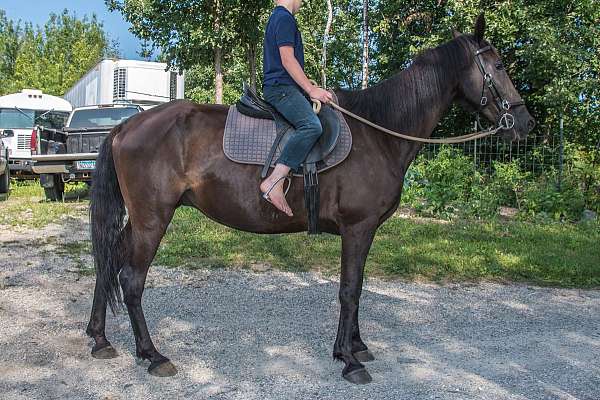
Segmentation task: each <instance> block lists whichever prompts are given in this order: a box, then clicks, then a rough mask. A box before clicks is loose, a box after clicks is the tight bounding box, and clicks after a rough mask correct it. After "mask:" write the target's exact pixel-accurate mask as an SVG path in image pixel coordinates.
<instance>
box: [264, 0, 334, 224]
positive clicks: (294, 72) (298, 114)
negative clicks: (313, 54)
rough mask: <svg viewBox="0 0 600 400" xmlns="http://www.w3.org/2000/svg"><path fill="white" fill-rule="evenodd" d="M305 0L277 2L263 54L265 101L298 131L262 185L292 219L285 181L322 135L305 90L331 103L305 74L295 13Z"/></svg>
mask: <svg viewBox="0 0 600 400" xmlns="http://www.w3.org/2000/svg"><path fill="white" fill-rule="evenodd" d="M301 5H302V0H277V7H275V9H274V10H273V13H272V14H271V17H270V18H269V22H268V23H267V28H266V30H265V42H264V51H263V61H264V63H263V65H264V79H263V93H264V97H265V99H266V100H267V101H268V102H269V103H271V105H272V106H273V107H274V108H275V109H276V110H277V111H278V112H279V113H280V114H281V115H283V116H284V117H285V118H286V119H287V120H288V121H289V122H290V123H291V124H292V125H293V127H294V128H295V129H296V133H295V134H294V135H293V136H292V137H291V138H290V140H289V141H288V142H287V143H286V145H285V146H284V148H283V149H282V151H281V155H280V157H279V159H278V160H277V163H276V165H275V168H274V170H273V172H272V173H271V175H269V176H268V177H267V178H266V179H265V180H264V181H263V182H262V183H261V184H260V191H261V192H262V194H263V198H264V199H265V200H267V201H269V202H270V203H272V204H273V205H274V206H275V207H277V209H279V210H280V211H282V212H284V213H285V214H287V215H288V216H290V217H292V216H293V213H292V209H291V208H290V206H289V205H288V203H287V201H286V199H285V192H284V181H285V179H286V178H287V176H288V174H289V172H290V170H296V169H298V167H300V164H301V163H302V162H303V161H304V159H305V158H306V156H307V155H308V153H309V152H310V150H311V149H312V147H313V145H314V144H315V143H316V142H317V140H319V137H320V136H321V134H322V131H323V129H322V127H321V122H320V121H319V118H318V117H317V116H316V115H315V113H314V112H313V109H312V105H311V104H310V102H309V101H308V99H307V98H306V97H305V95H304V93H302V91H304V92H305V93H306V94H308V96H309V97H310V98H311V99H316V100H319V101H321V102H323V103H325V104H327V103H329V102H331V100H332V98H333V96H332V94H331V93H330V92H328V91H326V90H324V89H322V88H320V87H318V86H315V85H313V84H312V83H311V82H310V80H309V79H308V78H307V77H306V74H305V73H304V45H303V43H302V35H301V34H300V31H299V30H298V23H297V21H296V18H295V17H294V14H296V13H297V12H298V10H299V9H300V7H301Z"/></svg>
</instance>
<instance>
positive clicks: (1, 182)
mask: <svg viewBox="0 0 600 400" xmlns="http://www.w3.org/2000/svg"><path fill="white" fill-rule="evenodd" d="M9 190H10V168H8V163H6V168H5V169H4V173H3V174H2V175H0V194H7V193H8V191H9Z"/></svg>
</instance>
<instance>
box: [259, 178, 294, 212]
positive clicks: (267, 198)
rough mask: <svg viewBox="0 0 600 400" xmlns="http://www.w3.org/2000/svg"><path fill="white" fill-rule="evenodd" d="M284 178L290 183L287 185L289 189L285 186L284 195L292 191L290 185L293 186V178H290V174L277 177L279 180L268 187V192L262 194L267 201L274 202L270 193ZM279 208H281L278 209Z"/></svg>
mask: <svg viewBox="0 0 600 400" xmlns="http://www.w3.org/2000/svg"><path fill="white" fill-rule="evenodd" d="M284 179H285V180H286V181H287V182H288V185H287V189H285V188H284V191H283V197H285V196H287V194H288V192H289V191H290V187H291V186H292V180H291V179H290V177H289V176H288V175H286V176H282V177H281V178H279V179H277V180H276V181H275V182H274V183H273V184H272V185H271V186H270V187H269V189H268V190H267V191H266V192H264V193H263V194H262V198H263V199H265V200H266V201H268V202H269V203H271V204H273V202H272V201H271V198H270V197H269V194H270V193H271V192H272V191H273V189H274V188H275V186H277V184H278V183H279V182H281V181H282V180H284ZM273 205H275V204H273ZM278 210H279V209H278ZM280 211H281V210H280Z"/></svg>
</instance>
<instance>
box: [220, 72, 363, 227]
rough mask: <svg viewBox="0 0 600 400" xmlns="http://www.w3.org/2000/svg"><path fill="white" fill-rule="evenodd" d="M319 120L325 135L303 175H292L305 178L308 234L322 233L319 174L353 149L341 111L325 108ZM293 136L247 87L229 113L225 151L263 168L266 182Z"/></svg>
mask: <svg viewBox="0 0 600 400" xmlns="http://www.w3.org/2000/svg"><path fill="white" fill-rule="evenodd" d="M319 119H320V121H321V125H322V126H323V134H322V135H321V137H320V138H319V140H318V141H317V143H315V145H314V146H313V148H312V149H311V151H310V152H309V154H308V156H307V157H306V159H305V160H304V162H303V163H302V166H301V169H302V171H292V172H293V174H294V175H295V176H303V177H304V204H305V207H306V209H307V213H308V233H309V234H318V233H320V231H319V227H318V221H319V206H320V204H319V203H320V192H319V180H318V173H319V172H323V171H325V170H327V169H330V168H333V167H335V166H336V165H338V164H340V163H341V162H342V161H344V160H345V159H346V158H347V157H348V154H349V153H350V149H351V148H352V136H351V134H350V129H349V127H348V124H347V123H346V120H345V119H344V117H343V116H342V115H341V114H340V113H339V112H338V111H336V110H334V109H333V108H331V107H329V106H326V105H325V106H323V107H322V108H321V112H320V113H319ZM294 133H295V129H294V127H293V126H292V125H291V124H290V123H289V122H288V121H287V120H286V119H285V118H284V117H283V116H282V115H281V114H279V113H278V112H277V111H276V110H275V109H274V108H273V107H272V106H271V105H270V104H269V103H267V102H266V101H265V100H263V99H261V98H260V97H259V96H258V95H257V94H256V93H255V92H254V91H252V90H251V89H250V87H249V86H247V85H246V84H244V91H243V96H242V98H241V99H240V100H239V101H238V102H237V104H236V105H235V106H231V107H230V109H229V114H228V116H227V122H226V125H225V134H224V138H223V150H224V152H225V155H226V156H227V157H228V158H229V159H230V160H232V161H235V162H238V163H242V164H255V165H262V166H263V168H262V172H261V177H262V178H263V179H264V178H266V177H267V175H268V173H269V168H271V167H273V166H274V164H275V162H276V160H277V158H278V156H279V154H280V153H281V149H282V148H283V147H284V146H285V144H286V143H287V141H288V140H289V138H290V136H291V135H293V134H294Z"/></svg>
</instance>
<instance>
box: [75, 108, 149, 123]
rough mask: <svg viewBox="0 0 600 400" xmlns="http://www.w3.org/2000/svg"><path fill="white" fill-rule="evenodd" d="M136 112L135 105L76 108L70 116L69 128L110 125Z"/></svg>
mask: <svg viewBox="0 0 600 400" xmlns="http://www.w3.org/2000/svg"><path fill="white" fill-rule="evenodd" d="M138 112H139V110H138V109H137V108H135V107H119V108H96V109H91V110H76V111H74V112H73V116H72V117H71V123H70V124H69V128H95V127H104V126H110V127H112V126H115V125H118V124H120V123H121V122H123V121H125V120H126V119H127V118H129V117H131V116H132V115H134V114H137V113H138Z"/></svg>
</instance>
